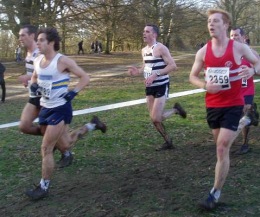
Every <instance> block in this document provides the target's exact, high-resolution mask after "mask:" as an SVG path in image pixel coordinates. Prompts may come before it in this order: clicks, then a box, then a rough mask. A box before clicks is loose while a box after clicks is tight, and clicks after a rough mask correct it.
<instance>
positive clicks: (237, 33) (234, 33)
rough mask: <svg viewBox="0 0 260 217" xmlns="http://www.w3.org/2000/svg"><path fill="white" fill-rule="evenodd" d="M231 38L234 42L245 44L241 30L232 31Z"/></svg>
mask: <svg viewBox="0 0 260 217" xmlns="http://www.w3.org/2000/svg"><path fill="white" fill-rule="evenodd" d="M230 38H231V39H233V40H235V41H238V42H241V43H244V37H243V36H242V35H241V33H240V30H239V29H236V30H231V31H230Z"/></svg>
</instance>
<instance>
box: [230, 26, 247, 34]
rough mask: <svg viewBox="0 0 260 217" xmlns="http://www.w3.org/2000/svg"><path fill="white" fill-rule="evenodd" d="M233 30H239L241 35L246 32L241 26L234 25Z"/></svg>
mask: <svg viewBox="0 0 260 217" xmlns="http://www.w3.org/2000/svg"><path fill="white" fill-rule="evenodd" d="M231 30H239V33H240V35H242V36H244V35H245V34H246V33H245V31H244V30H243V29H242V28H241V27H232V28H231Z"/></svg>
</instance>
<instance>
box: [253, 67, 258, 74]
mask: <svg viewBox="0 0 260 217" xmlns="http://www.w3.org/2000/svg"><path fill="white" fill-rule="evenodd" d="M253 69H254V75H257V70H256V69H255V67H254V68H253Z"/></svg>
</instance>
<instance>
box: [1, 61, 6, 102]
mask: <svg viewBox="0 0 260 217" xmlns="http://www.w3.org/2000/svg"><path fill="white" fill-rule="evenodd" d="M4 72H5V66H4V65H3V64H2V63H0V85H1V89H2V98H1V101H2V102H4V101H5V92H6V88H5V79H4Z"/></svg>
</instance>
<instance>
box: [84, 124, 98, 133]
mask: <svg viewBox="0 0 260 217" xmlns="http://www.w3.org/2000/svg"><path fill="white" fill-rule="evenodd" d="M85 126H86V128H87V129H88V131H93V130H95V129H96V124H92V123H87V124H86V125H85Z"/></svg>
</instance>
